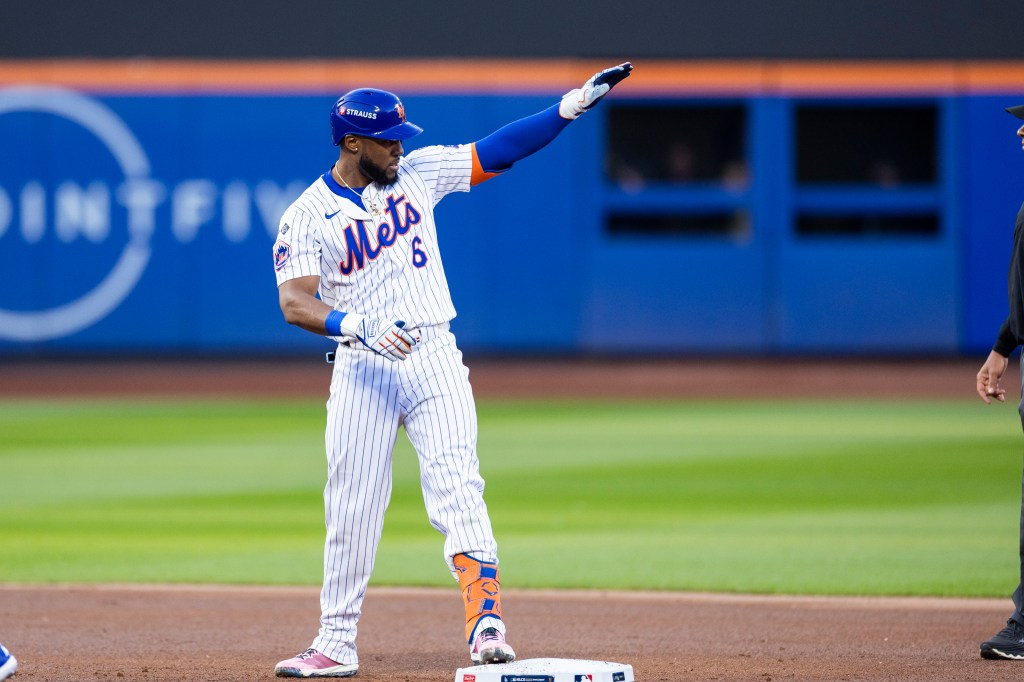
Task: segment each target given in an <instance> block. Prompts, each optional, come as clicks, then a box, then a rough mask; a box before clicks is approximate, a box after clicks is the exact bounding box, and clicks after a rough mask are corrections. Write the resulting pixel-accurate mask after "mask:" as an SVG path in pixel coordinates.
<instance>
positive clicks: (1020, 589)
mask: <svg viewBox="0 0 1024 682" xmlns="http://www.w3.org/2000/svg"><path fill="white" fill-rule="evenodd" d="M1020 368H1021V380H1022V384H1021V398H1020V403H1019V404H1018V405H1017V412H1018V414H1020V422H1021V428H1022V429H1024V353H1021V356H1020ZM1021 471H1022V473H1021V496H1020V582H1019V583H1018V584H1017V589H1016V590H1014V592H1013V605H1014V607H1015V608H1014V610H1013V616H1011V617H1012V618H1013V619H1014V620H1015V621H1017V622H1018V623H1020V624H1021V625H1024V466H1022V467H1021Z"/></svg>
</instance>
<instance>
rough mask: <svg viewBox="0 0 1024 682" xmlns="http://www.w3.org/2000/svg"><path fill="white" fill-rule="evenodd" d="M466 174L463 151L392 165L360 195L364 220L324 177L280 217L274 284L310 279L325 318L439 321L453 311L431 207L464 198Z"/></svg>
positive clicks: (433, 152)
mask: <svg viewBox="0 0 1024 682" xmlns="http://www.w3.org/2000/svg"><path fill="white" fill-rule="evenodd" d="M472 172H473V145H470V144H465V145H458V146H443V147H442V146H431V147H423V148H422V149H417V150H415V151H413V152H411V153H409V154H408V155H407V156H404V157H402V159H401V161H400V163H399V167H398V177H397V180H396V181H395V183H394V184H392V185H388V186H382V185H379V184H377V183H371V184H370V185H368V186H367V187H366V188H365V189H364V190H363V193H362V199H363V204H364V205H365V206H366V207H367V209H369V211H370V212H367V211H365V210H363V209H362V208H360V207H359V206H358V205H356V204H355V203H354V202H353V201H351V200H350V199H349V198H348V197H346V195H349V196H350V197H352V198H354V196H355V195H354V193H352V192H351V190H349V189H347V188H345V187H343V186H340V185H338V184H337V183H336V182H335V181H334V179H333V178H331V174H330V172H328V173H325V174H324V175H323V176H322V177H321V178H319V179H318V180H317V181H316V182H314V183H313V184H312V185H310V186H309V187H308V188H307V189H306V191H305V192H303V193H302V195H301V196H300V197H299V198H298V199H296V201H295V202H294V203H293V204H292V205H291V206H289V207H288V210H286V211H285V212H284V215H283V216H282V217H281V225H280V231H279V233H278V238H277V242H276V243H275V244H274V268H275V270H276V271H277V284H278V286H280V285H281V284H282V283H283V282H285V281H287V280H289V279H294V278H296V277H308V276H312V275H316V276H318V277H320V287H319V294H320V300H322V301H323V302H324V303H326V304H327V305H329V306H331V307H332V308H334V309H335V310H340V311H343V312H354V313H360V314H362V315H366V316H369V317H375V318H381V319H387V320H405V322H406V325H405V326H406V328H407V329H414V328H417V327H426V326H431V325H435V324H441V323H444V322H448V321H449V320H451V319H452V318H454V317H455V306H454V305H453V304H452V298H451V293H450V292H449V290H448V282H447V280H446V279H445V275H444V267H443V266H442V264H441V254H440V251H439V250H438V245H437V231H436V226H435V224H434V206H435V205H436V204H437V202H439V201H440V200H441V199H443V198H444V197H445V196H447V195H448V194H450V193H451V192H468V191H469V189H470V182H471V178H472ZM338 340H341V339H338Z"/></svg>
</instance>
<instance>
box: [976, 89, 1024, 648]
mask: <svg viewBox="0 0 1024 682" xmlns="http://www.w3.org/2000/svg"><path fill="white" fill-rule="evenodd" d="M1006 111H1007V112H1008V113H1010V114H1013V115H1014V116H1016V117H1017V118H1019V119H1024V104H1022V105H1018V106H1015V107H1010V108H1008V109H1007V110H1006ZM1017 137H1018V138H1020V139H1021V141H1022V143H1024V125H1022V126H1021V127H1020V128H1018V129H1017ZM1008 280H1009V308H1010V312H1009V315H1007V317H1006V320H1005V321H1004V322H1003V325H1002V327H1000V328H999V335H998V337H997V338H996V342H995V345H994V346H993V347H992V351H991V352H990V353H989V354H988V358H987V359H986V360H985V363H984V364H983V365H982V366H981V369H980V370H978V376H977V385H976V390H977V392H978V396H979V397H980V398H981V399H982V400H984V401H985V403H986V404H988V403H991V402H992V399H993V398H995V399H996V400H998V401H999V402H1005V401H1006V390H1005V389H1004V388H1003V387H1002V386H1001V385H1000V379H1001V378H1002V376H1003V373H1004V372H1005V371H1006V367H1007V365H1008V364H1009V357H1010V354H1011V353H1013V351H1014V350H1015V349H1016V348H1017V346H1019V345H1021V344H1022V343H1024V206H1021V208H1020V211H1019V212H1018V213H1017V223H1016V226H1015V228H1014V230H1013V253H1012V254H1011V257H1010V274H1009V277H1008ZM1021 373H1022V374H1024V355H1022V356H1021ZM1018 412H1019V413H1020V417H1021V424H1022V425H1024V390H1022V393H1021V401H1020V406H1019V408H1018ZM1020 562H1021V564H1020V570H1021V572H1020V577H1021V582H1020V583H1018V585H1017V589H1016V590H1015V591H1014V593H1013V605H1014V609H1013V613H1012V614H1010V618H1009V619H1008V620H1007V621H1006V627H1005V628H1003V629H1002V630H1001V631H999V632H998V633H996V634H995V635H994V636H993V637H992V638H991V639H989V640H986V641H984V642H982V643H981V657H982V658H994V659H1013V660H1018V661H1020V660H1024V496H1022V498H1021V516H1020Z"/></svg>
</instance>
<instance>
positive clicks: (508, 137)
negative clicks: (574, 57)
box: [476, 104, 572, 173]
mask: <svg viewBox="0 0 1024 682" xmlns="http://www.w3.org/2000/svg"><path fill="white" fill-rule="evenodd" d="M570 123H572V121H570V120H568V119H564V118H562V117H561V116H559V115H558V104H555V105H552V106H551V107H549V108H547V109H545V110H544V111H542V112H540V113H539V114H534V115H533V116H527V117H526V118H521V119H519V120H518V121H513V122H512V123H509V124H508V125H507V126H504V127H502V128H499V129H498V130H496V131H494V132H493V133H491V134H490V135H488V136H487V137H485V138H484V139H482V140H480V141H479V142H477V143H476V156H477V158H478V159H479V160H480V165H481V166H482V167H483V169H484V171H486V172H488V173H496V172H498V171H503V170H507V169H508V168H509V167H511V166H512V164H513V163H515V162H516V161H518V160H520V159H525V158H526V157H527V156H529V155H530V154H533V153H534V152H535V151H537V150H539V149H541V148H542V147H544V146H545V145H547V144H548V143H549V142H551V140H553V139H555V138H556V137H558V133H560V132H562V130H563V129H564V128H565V126H567V125H569V124H570Z"/></svg>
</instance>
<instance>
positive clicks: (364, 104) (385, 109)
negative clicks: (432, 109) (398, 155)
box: [331, 88, 423, 146]
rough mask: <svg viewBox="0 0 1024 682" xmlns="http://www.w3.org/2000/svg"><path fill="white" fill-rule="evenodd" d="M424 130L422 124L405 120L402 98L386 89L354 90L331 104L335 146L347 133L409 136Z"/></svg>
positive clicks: (384, 137)
mask: <svg viewBox="0 0 1024 682" xmlns="http://www.w3.org/2000/svg"><path fill="white" fill-rule="evenodd" d="M422 132H423V128H420V127H419V126H418V125H415V124H412V123H409V122H408V121H406V120H405V107H404V106H402V100H400V99H398V97H397V96H395V95H393V94H391V93H390V92H387V91H386V90H377V89H376V88H359V89H357V90H352V91H350V92H346V93H345V94H344V95H342V96H341V99H339V100H338V101H337V102H335V103H334V107H332V108H331V139H332V140H334V144H335V145H336V146H337V145H339V144H341V141H342V140H343V139H344V138H345V136H346V135H361V136H363V137H374V138H377V139H378V140H407V139H409V138H410V137H412V136H414V135H419V134H420V133H422Z"/></svg>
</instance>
